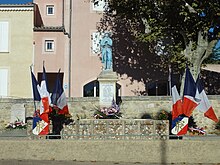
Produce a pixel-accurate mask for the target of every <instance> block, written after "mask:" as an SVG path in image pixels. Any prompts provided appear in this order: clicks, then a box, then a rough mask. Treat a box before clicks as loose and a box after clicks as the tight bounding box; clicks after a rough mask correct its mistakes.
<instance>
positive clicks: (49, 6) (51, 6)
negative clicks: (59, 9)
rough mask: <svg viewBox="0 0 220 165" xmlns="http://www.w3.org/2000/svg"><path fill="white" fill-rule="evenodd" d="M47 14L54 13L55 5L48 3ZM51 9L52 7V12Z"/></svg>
mask: <svg viewBox="0 0 220 165" xmlns="http://www.w3.org/2000/svg"><path fill="white" fill-rule="evenodd" d="M46 9H47V15H54V12H55V8H54V5H46ZM50 9H52V13H50Z"/></svg>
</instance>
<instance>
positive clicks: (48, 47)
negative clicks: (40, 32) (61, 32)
mask: <svg viewBox="0 0 220 165" xmlns="http://www.w3.org/2000/svg"><path fill="white" fill-rule="evenodd" d="M45 52H54V40H45Z"/></svg>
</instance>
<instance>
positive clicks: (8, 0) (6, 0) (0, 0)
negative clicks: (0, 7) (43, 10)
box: [0, 0, 33, 4]
mask: <svg viewBox="0 0 220 165" xmlns="http://www.w3.org/2000/svg"><path fill="white" fill-rule="evenodd" d="M28 2H33V0H0V4H26V3H28Z"/></svg>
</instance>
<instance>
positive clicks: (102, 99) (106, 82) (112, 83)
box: [98, 70, 118, 107]
mask: <svg viewBox="0 0 220 165" xmlns="http://www.w3.org/2000/svg"><path fill="white" fill-rule="evenodd" d="M98 81H99V105H100V107H110V106H111V104H112V100H113V99H114V100H116V82H117V81H118V76H117V74H116V72H113V71H112V70H103V71H102V72H101V73H100V74H99V76H98Z"/></svg>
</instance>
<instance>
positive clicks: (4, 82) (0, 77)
mask: <svg viewBox="0 0 220 165" xmlns="http://www.w3.org/2000/svg"><path fill="white" fill-rule="evenodd" d="M0 84H1V85H0V97H1V96H7V95H8V69H0Z"/></svg>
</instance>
